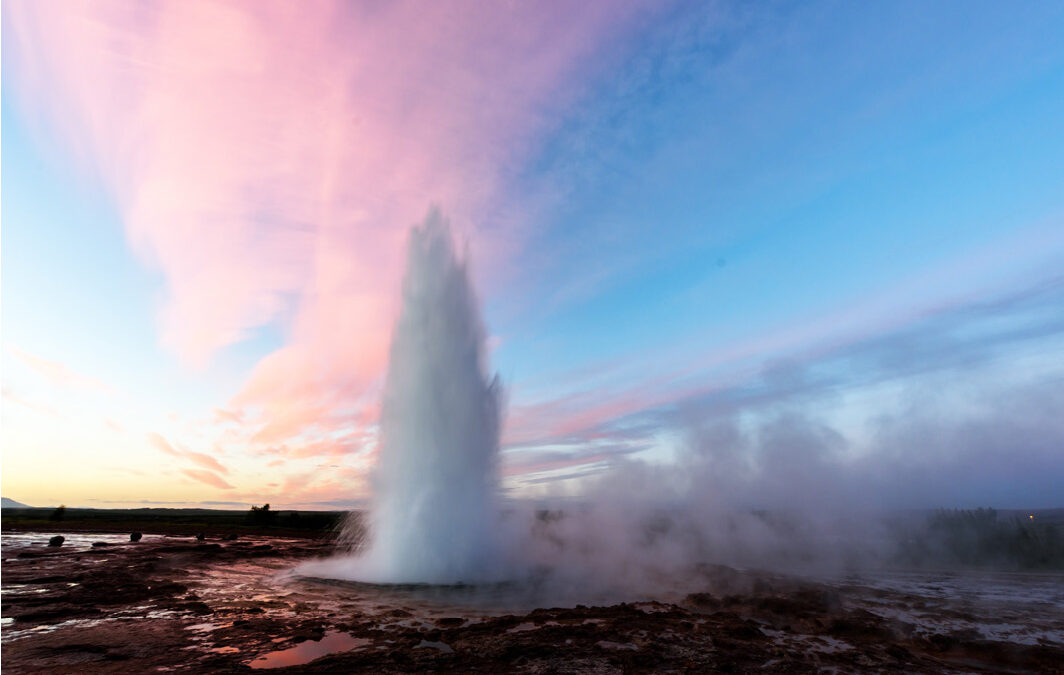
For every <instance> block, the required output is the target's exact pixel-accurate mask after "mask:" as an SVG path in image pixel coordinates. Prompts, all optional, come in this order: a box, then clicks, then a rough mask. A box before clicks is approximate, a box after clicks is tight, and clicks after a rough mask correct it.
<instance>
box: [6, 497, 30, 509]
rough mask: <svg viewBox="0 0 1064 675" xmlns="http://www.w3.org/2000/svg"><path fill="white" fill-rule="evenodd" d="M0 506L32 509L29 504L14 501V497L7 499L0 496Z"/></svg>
mask: <svg viewBox="0 0 1064 675" xmlns="http://www.w3.org/2000/svg"><path fill="white" fill-rule="evenodd" d="M0 502H3V503H2V504H0V508H4V509H32V508H33V507H32V506H30V505H29V504H23V503H22V502H16V501H15V500H14V499H8V498H7V497H0Z"/></svg>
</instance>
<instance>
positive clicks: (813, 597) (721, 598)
mask: <svg viewBox="0 0 1064 675" xmlns="http://www.w3.org/2000/svg"><path fill="white" fill-rule="evenodd" d="M47 539H48V536H47V535H29V536H22V537H11V536H9V535H7V534H5V535H4V537H3V544H4V545H3V589H2V590H3V593H2V598H3V617H4V619H5V621H4V626H3V634H2V635H3V662H4V667H5V672H11V673H55V672H70V671H79V672H90V673H91V672H108V673H144V672H153V671H154V672H165V671H169V670H176V671H179V672H192V673H197V672H243V671H247V672H251V665H252V664H256V665H258V666H263V665H273V664H274V663H277V665H281V664H280V660H281V659H282V658H283V659H289V658H291V659H293V660H296V661H303V660H304V659H308V658H309V659H313V660H310V661H309V662H305V663H303V664H302V665H293V666H289V667H287V668H286V667H280V668H277V669H276V670H271V671H269V672H288V671H291V672H338V671H339V672H407V671H425V670H447V671H463V672H503V671H525V672H530V671H544V670H556V671H559V672H566V671H569V672H575V671H588V670H593V671H601V672H621V671H640V670H642V671H648V670H654V671H666V672H667V671H675V672H683V671H685V670H688V669H691V668H693V669H695V670H703V671H714V670H722V669H731V670H733V671H735V672H760V671H763V672H807V671H810V670H813V669H816V668H822V669H835V670H837V671H840V672H867V671H869V670H896V671H904V672H935V673H938V672H991V671H993V672H1001V671H1005V672H1010V671H1028V672H1046V671H1050V670H1051V669H1052V668H1053V667H1059V664H1060V663H1062V662H1064V611H1062V610H1064V590H1061V589H1064V576H1062V575H1060V574H952V573H941V574H896V573H891V574H879V575H873V576H870V577H869V578H867V579H849V580H845V581H839V582H832V583H815V582H810V581H802V580H797V579H793V578H787V577H782V576H778V575H766V574H757V573H743V572H737V571H735V570H729V569H726V568H710V569H707V570H705V571H703V572H702V573H699V574H692V576H691V577H690V578H687V579H679V580H677V581H678V584H679V586H686V587H687V589H688V593H687V594H683V593H680V594H673V593H668V594H666V595H663V596H661V597H659V598H657V599H656V600H655V599H654V598H631V599H632V600H641V601H639V602H632V603H629V604H614V605H609V606H598V607H576V608H553V609H536V610H531V611H511V610H509V609H507V608H506V607H504V606H495V607H492V606H487V605H481V606H476V607H469V606H467V605H463V604H457V603H454V604H447V603H445V602H439V601H438V598H437V599H424V598H421V597H413V596H411V595H404V594H403V593H398V594H397V593H396V592H394V591H391V592H386V591H385V590H384V589H379V588H374V587H359V588H352V587H347V586H337V585H325V584H319V583H308V582H305V581H299V580H297V579H295V578H294V577H293V576H292V575H291V574H290V573H289V570H291V569H292V568H293V567H294V566H295V565H296V564H297V563H299V562H302V561H304V560H308V559H310V558H314V557H321V556H324V555H326V554H327V553H328V546H326V545H324V544H321V543H315V542H311V541H300V540H281V539H269V538H254V539H247V540H242V541H237V542H208V545H206V546H199V545H197V544H196V542H195V541H193V540H191V539H190V538H186V539H179V538H154V539H152V540H150V541H148V543H146V544H145V543H144V542H142V543H141V544H140V545H128V544H120V545H119V544H116V545H115V546H109V547H100V548H95V549H93V548H85V547H80V546H79V547H76V548H68V547H65V546H64V547H62V548H60V549H48V548H47V547H46V546H45V545H44V543H45V542H47ZM146 539H147V537H146ZM415 595H416V594H415ZM300 645H302V648H301V649H296V648H297V647H299V646H300ZM334 648H335V649H336V650H339V651H331V650H333V649H334ZM323 649H324V650H325V652H328V653H324V655H322V656H320V657H319V658H316V659H315V657H316V656H317V655H318V654H321V653H323V652H322V650H323ZM290 650H291V651H290ZM279 654H284V656H283V657H281V656H278V655H279ZM267 655H273V659H275V660H274V661H271V662H270V663H269V664H267V663H266V661H267V659H262V657H264V656H267Z"/></svg>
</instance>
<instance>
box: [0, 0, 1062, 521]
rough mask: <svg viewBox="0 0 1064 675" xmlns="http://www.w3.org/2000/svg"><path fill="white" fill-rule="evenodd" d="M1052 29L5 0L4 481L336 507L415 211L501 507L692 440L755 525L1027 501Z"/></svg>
mask: <svg viewBox="0 0 1064 675" xmlns="http://www.w3.org/2000/svg"><path fill="white" fill-rule="evenodd" d="M1062 34H1064V6H1062V5H1061V4H1060V3H1054V2H1031V3H1024V4H1023V5H1022V6H1016V5H1006V4H1002V3H993V2H963V3H962V2H936V3H927V2H892V3H881V4H877V5H868V4H856V3H844V2H803V3H788V2H772V3H756V4H754V5H751V4H750V3H739V2H691V3H686V2H646V3H640V2H621V3H618V2H606V1H592V2H583V3H578V4H573V3H561V2H508V3H498V2H473V1H465V0H463V1H455V2H449V3H422V2H367V3H344V2H338V3H330V2H326V1H324V0H323V1H320V2H314V3H291V2H156V3H149V4H142V3H131V2H106V1H105V2H74V1H72V2H64V3H43V2H36V1H32V0H6V1H5V2H4V3H3V16H2V48H3V54H2V68H3V72H2V80H0V82H2V95H0V105H2V160H0V164H2V183H0V186H2V214H0V220H2V242H0V243H2V259H0V266H2V267H0V274H2V305H0V320H2V325H0V330H2V368H3V370H2V383H3V399H2V428H0V443H2V472H0V490H2V493H3V495H4V496H5V497H8V498H12V499H16V500H18V501H21V502H25V503H28V504H32V505H38V506H47V505H54V504H60V503H63V504H66V505H68V506H95V507H127V506H208V507H218V508H224V507H243V506H245V505H248V504H258V503H264V502H269V503H271V504H272V505H273V506H274V508H277V507H281V508H293V507H302V508H345V507H349V506H353V505H357V504H360V503H362V501H363V500H364V499H365V498H366V497H368V496H369V481H368V476H369V471H370V470H371V468H372V466H373V464H374V461H375V457H376V432H377V428H376V425H377V419H378V415H379V408H380V400H379V399H380V389H381V385H382V382H383V376H384V373H385V370H386V368H387V353H388V344H389V339H390V336H391V331H392V327H393V324H394V322H395V319H396V317H397V314H398V301H399V285H400V281H401V278H402V273H403V251H404V244H405V241H406V237H407V233H408V232H409V229H410V227H411V226H412V225H413V224H415V223H417V222H419V221H420V220H422V219H423V218H424V217H425V215H426V214H427V213H428V212H429V210H430V208H432V207H433V206H438V207H439V208H440V209H441V210H442V211H443V212H444V213H445V214H446V215H447V217H448V218H449V219H450V221H451V224H452V227H453V229H454V230H455V232H456V234H457V236H458V238H459V240H460V241H461V242H462V246H463V249H464V250H465V251H466V255H467V256H468V259H469V260H470V265H471V269H472V270H473V274H474V277H475V278H474V282H475V285H476V287H477V288H478V292H479V295H480V299H481V301H482V303H483V308H484V320H485V323H486V325H487V330H488V333H489V336H490V337H489V347H490V350H491V360H492V364H491V365H492V368H493V369H494V370H496V371H497V372H498V373H499V375H500V376H501V378H502V381H503V383H504V385H505V388H506V401H507V411H506V415H505V422H504V431H503V438H502V453H501V461H500V472H501V475H502V484H503V488H504V490H505V493H506V494H507V495H509V496H512V497H515V498H521V497H524V498H539V497H545V496H567V497H575V496H579V495H581V494H582V493H583V491H584V490H586V489H587V486H588V485H590V484H592V483H593V482H594V481H595V480H596V479H600V478H601V477H602V476H604V475H607V472H609V471H610V470H611V469H613V468H616V467H618V466H622V467H629V468H630V467H631V466H640V467H657V468H661V467H677V466H680V467H682V466H685V462H690V461H691V458H692V457H698V458H700V460H699V461H702V460H704V459H705V457H707V456H711V457H713V458H714V460H713V461H715V462H717V464H715V465H714V466H718V467H719V470H716V471H710V472H709V473H708V474H705V475H707V476H708V477H706V478H705V480H706V485H705V490H717V491H728V490H730V489H738V488H736V486H743V489H745V490H746V492H744V495H745V496H744V497H743V498H744V499H746V500H747V501H750V502H751V504H752V505H758V504H764V503H769V504H782V503H785V502H786V501H787V500H801V499H807V498H809V494H810V493H809V488H810V486H817V487H816V491H817V492H822V491H823V490H825V489H828V487H827V486H829V485H830V486H835V488H837V489H839V490H842V491H843V492H845V493H846V494H847V495H849V497H850V498H853V499H862V498H863V499H871V500H874V501H876V502H877V503H881V504H882V505H883V506H887V507H895V508H900V507H921V508H923V507H926V508H931V507H939V506H948V507H953V506H956V507H963V508H972V507H976V506H994V507H997V508H1039V507H1058V506H1064V422H1062V420H1064V415H1062V413H1064V160H1062V158H1064V46H1062V43H1061V41H1060V39H1059V36H1060V35H1062ZM647 475H650V474H647ZM655 475H657V474H655ZM699 475H700V476H702V475H704V474H702V473H699ZM795 476H808V479H803V480H797V479H795V478H794V477H795ZM795 485H801V486H803V491H801V492H796V490H795V489H792V488H794V486H795ZM869 495H871V496H869Z"/></svg>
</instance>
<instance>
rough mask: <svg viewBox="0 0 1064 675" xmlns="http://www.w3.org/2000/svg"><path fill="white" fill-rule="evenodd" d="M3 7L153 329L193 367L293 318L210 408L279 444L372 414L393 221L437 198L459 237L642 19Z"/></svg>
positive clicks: (633, 9)
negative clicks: (132, 260)
mask: <svg viewBox="0 0 1064 675" xmlns="http://www.w3.org/2000/svg"><path fill="white" fill-rule="evenodd" d="M4 9H5V16H4V19H5V22H6V23H7V28H6V29H5V37H8V35H10V38H9V39H10V40H11V42H12V43H13V45H14V46H13V49H12V50H11V54H12V55H13V56H12V59H11V62H12V63H14V64H15V65H14V67H13V68H12V69H11V70H12V73H13V79H14V81H15V84H16V86H17V87H18V91H19V92H20V95H21V97H20V100H21V101H22V102H24V103H26V104H27V105H28V106H29V107H30V110H31V111H32V112H33V113H35V114H36V113H43V114H41V115H38V116H40V117H43V118H44V119H46V120H48V122H49V124H50V125H51V129H53V130H55V131H58V132H59V133H60V134H61V136H62V138H64V139H66V141H67V146H68V147H69V148H71V149H72V150H73V151H74V152H75V153H76V155H77V156H78V157H79V158H80V161H81V162H82V165H83V166H84V167H85V168H86V169H87V170H88V171H90V172H92V173H93V175H95V176H96V177H97V178H98V180H99V181H100V182H101V183H102V184H103V185H104V186H105V187H106V188H107V189H108V190H110V192H111V193H112V195H113V197H114V200H115V202H116V203H117V204H118V207H119V209H120V212H121V214H122V218H123V222H124V226H125V230H126V233H127V236H128V238H129V240H130V242H131V243H132V245H133V247H134V249H135V251H136V252H137V253H138V254H139V256H140V257H141V258H142V259H143V260H144V261H146V262H147V263H148V264H150V265H153V266H155V267H157V268H159V269H160V270H161V271H162V272H163V274H164V275H165V278H166V285H167V292H168V298H167V301H166V303H165V305H164V306H163V308H162V311H161V315H160V330H161V338H162V341H163V343H164V344H165V345H167V346H168V347H170V348H171V349H173V350H174V351H175V352H176V353H177V354H178V355H180V357H181V358H182V359H184V360H185V361H186V362H188V363H191V364H196V365H200V366H202V365H204V364H206V363H207V362H208V361H209V359H210V358H211V356H212V354H214V353H216V352H217V351H218V350H219V349H221V348H223V347H225V346H227V345H230V344H233V343H235V342H238V341H240V340H242V339H244V338H246V337H248V336H249V335H250V334H251V332H252V331H253V330H254V329H255V328H256V327H259V326H262V325H264V324H267V323H271V322H276V321H281V322H283V324H284V325H285V327H286V332H287V335H288V336H289V338H288V341H287V344H285V345H284V346H283V347H281V348H280V349H279V350H277V351H276V352H274V353H273V354H270V355H269V356H267V357H266V358H264V359H263V360H262V361H261V362H260V363H259V364H258V365H257V366H256V367H255V368H254V371H253V372H252V373H251V376H250V378H249V379H248V381H247V383H246V385H245V386H244V388H243V390H242V391H240V392H239V393H238V394H237V395H236V396H235V397H234V398H233V400H232V401H231V402H230V405H229V406H228V407H227V409H226V410H224V411H222V412H219V415H220V417H221V418H225V419H228V420H231V421H233V422H236V423H241V422H243V423H244V424H246V425H248V427H249V428H254V429H255V432H254V438H253V440H252V441H251V442H252V444H253V445H258V446H268V445H278V444H285V445H286V446H287V447H295V446H296V445H297V444H299V443H300V442H301V441H300V440H299V439H300V438H303V437H304V435H305V434H307V433H308V430H309V431H311V432H313V431H314V430H315V427H316V426H317V425H320V424H322V423H323V420H325V422H324V423H325V424H326V425H333V424H335V423H336V422H335V420H336V418H337V417H338V416H341V415H342V416H346V417H351V416H357V415H361V416H362V417H363V418H364V419H365V418H367V417H369V416H372V415H375V413H376V406H375V401H374V400H373V399H374V396H373V387H374V386H375V383H376V382H377V381H378V378H379V377H380V374H381V372H382V370H383V368H384V365H385V362H386V358H387V347H388V338H389V334H390V332H391V325H392V321H393V319H394V316H395V299H396V297H397V295H398V293H397V289H398V282H399V274H400V271H401V269H400V268H401V262H402V261H401V250H402V242H403V239H404V237H405V232H406V230H407V228H408V227H409V225H411V224H412V223H413V222H415V221H417V220H419V219H420V218H421V217H422V216H423V215H424V214H425V212H426V210H427V207H428V205H429V204H430V203H431V202H436V203H439V204H441V205H442V206H443V207H444V209H445V210H446V212H447V213H448V214H450V215H451V216H452V217H453V219H454V221H455V223H456V225H457V226H458V229H459V230H460V231H469V230H470V229H471V228H472V227H476V226H481V225H482V224H483V222H484V221H485V220H488V216H489V215H492V216H493V214H494V213H495V209H497V208H498V206H499V204H500V200H501V199H502V198H503V195H504V193H505V190H506V181H507V178H508V177H509V176H510V175H511V174H512V173H513V172H514V171H515V168H516V167H517V166H519V163H520V161H521V160H522V158H523V157H525V156H526V154H527V153H528V152H529V150H530V149H531V148H532V147H533V144H534V142H535V140H536V139H537V138H538V137H539V135H540V134H542V133H543V132H545V131H546V130H548V129H549V128H550V126H551V124H553V123H554V122H553V121H554V120H556V119H557V118H558V117H559V116H560V113H561V112H562V111H563V110H564V109H565V108H566V106H568V105H571V104H572V102H573V101H574V100H575V98H574V97H575V94H576V93H577V92H578V91H579V84H580V82H581V81H582V80H583V79H584V78H585V77H586V76H587V75H588V74H589V73H591V72H592V71H593V70H594V68H595V67H596V64H599V63H601V60H600V59H599V58H598V55H600V54H602V53H608V52H610V51H611V50H612V49H614V48H615V47H616V46H617V45H620V44H622V42H623V40H622V38H623V35H624V32H625V31H626V30H627V29H628V28H629V27H630V26H632V25H634V23H635V22H636V19H637V18H638V17H639V15H640V10H639V9H638V6H637V5H636V4H635V3H630V4H629V3H625V4H619V3H613V2H605V1H602V2H586V3H580V4H579V5H574V6H564V7H562V6H554V5H550V4H549V3H536V2H529V3H496V2H483V3H478V2H474V3H463V4H461V5H450V4H446V3H422V2H396V3H388V4H384V5H378V4H374V5H367V4H363V3H343V2H336V3H330V2H315V3H310V4H305V3H304V4H300V3H290V2H256V3H241V4H229V3H226V4H223V3H206V2H195V3H193V2H165V1H161V2H155V3H149V4H142V5H138V4H129V3H124V2H115V3H110V2H93V3H89V2H81V3H79V2H69V3H61V4H60V3H47V2H35V1H30V0H12V1H11V2H7V3H5V6H4ZM8 28H9V29H10V30H7V29H8ZM46 133H50V132H48V131H46ZM53 135H54V134H53ZM491 220H494V221H497V220H498V219H497V218H496V217H494V216H493V217H492V218H491ZM474 223H475V224H477V225H476V226H474V225H471V224H474ZM496 225H497V226H496V227H494V228H493V229H486V230H483V231H482V232H481V236H480V237H478V238H477V240H476V241H475V242H474V243H475V245H476V246H477V247H478V250H484V249H493V250H494V251H495V253H496V254H499V253H505V251H508V250H511V249H512V248H513V247H514V245H515V244H514V242H515V241H519V240H520V239H521V236H522V235H521V232H520V227H519V226H520V224H519V222H517V221H512V220H511V221H506V222H502V223H501V226H498V225H499V224H498V223H496ZM515 228H516V229H515ZM499 257H500V256H499V255H494V256H486V255H482V256H479V257H478V260H481V261H483V260H489V259H498V258H499ZM498 269H503V265H502V264H500V265H499V267H498ZM352 401H356V402H358V404H357V405H354V406H353V405H352ZM368 423H369V422H366V421H364V420H363V421H361V422H357V423H356V424H357V425H358V426H359V428H365V426H366V425H367V424H368ZM318 431H319V432H323V431H324V430H318Z"/></svg>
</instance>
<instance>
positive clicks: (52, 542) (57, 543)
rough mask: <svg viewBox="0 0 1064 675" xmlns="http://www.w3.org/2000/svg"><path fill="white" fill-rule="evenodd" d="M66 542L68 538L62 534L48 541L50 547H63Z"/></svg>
mask: <svg viewBox="0 0 1064 675" xmlns="http://www.w3.org/2000/svg"><path fill="white" fill-rule="evenodd" d="M64 541H66V537H64V536H63V535H61V534H57V535H55V536H54V537H52V538H51V539H49V540H48V545H49V546H62V545H63V542H64Z"/></svg>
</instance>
